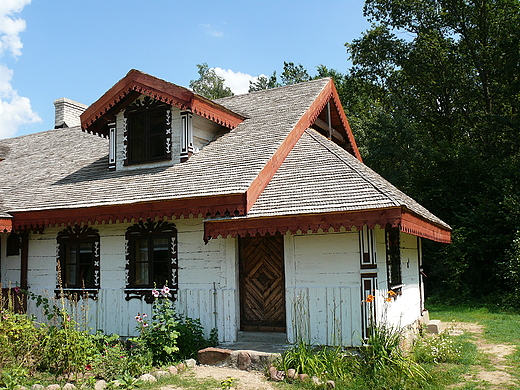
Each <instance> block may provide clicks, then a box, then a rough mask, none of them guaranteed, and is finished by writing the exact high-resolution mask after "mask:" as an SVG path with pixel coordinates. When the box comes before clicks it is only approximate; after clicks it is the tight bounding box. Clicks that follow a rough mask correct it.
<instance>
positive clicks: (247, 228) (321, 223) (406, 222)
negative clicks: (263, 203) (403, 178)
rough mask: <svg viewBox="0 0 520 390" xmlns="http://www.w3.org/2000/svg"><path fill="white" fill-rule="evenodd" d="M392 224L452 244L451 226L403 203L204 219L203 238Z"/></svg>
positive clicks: (424, 236) (206, 239)
mask: <svg viewBox="0 0 520 390" xmlns="http://www.w3.org/2000/svg"><path fill="white" fill-rule="evenodd" d="M376 225H378V226H380V227H386V226H392V227H397V228H399V229H400V230H401V231H402V232H405V233H408V234H412V235H415V236H418V237H422V238H427V239H429V240H433V241H437V242H442V243H446V244H449V243H450V242H451V229H450V228H449V227H445V226H441V225H438V224H435V223H433V222H431V221H428V220H426V219H424V218H422V217H419V216H417V215H415V214H414V213H412V212H410V211H408V210H407V209H405V208H402V207H395V208H386V209H374V210H360V211H349V212H334V213H320V214H300V215H284V216H274V217H257V218H248V217H236V218H222V219H208V220H206V221H204V240H205V241H206V242H207V241H209V240H210V239H212V238H219V237H228V236H231V237H237V236H252V237H255V236H264V235H273V234H287V233H288V232H289V233H291V234H306V233H317V232H318V231H319V230H322V231H324V232H329V231H330V230H331V229H332V230H333V231H334V232H339V231H340V229H341V228H344V229H345V230H347V231H349V230H351V229H352V227H355V228H356V229H358V230H360V229H362V228H363V226H367V227H368V228H369V229H373V228H374V227H375V226H376Z"/></svg>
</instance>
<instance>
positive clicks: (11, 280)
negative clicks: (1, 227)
mask: <svg viewBox="0 0 520 390" xmlns="http://www.w3.org/2000/svg"><path fill="white" fill-rule="evenodd" d="M8 235H9V234H8V233H0V283H2V287H4V288H8V287H16V286H20V255H18V256H7V236H8Z"/></svg>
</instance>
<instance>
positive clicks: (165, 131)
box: [123, 97, 171, 165]
mask: <svg viewBox="0 0 520 390" xmlns="http://www.w3.org/2000/svg"><path fill="white" fill-rule="evenodd" d="M123 131H124V139H125V151H126V154H125V156H126V159H125V164H128V165H130V164H141V163H146V162H152V161H161V160H168V159H170V158H171V111H170V109H169V107H168V106H166V105H164V104H162V103H161V102H158V101H156V100H153V99H151V98H149V97H145V98H144V99H143V100H142V101H141V100H140V99H138V100H137V101H136V102H135V103H134V104H132V105H131V106H130V107H129V108H128V109H127V111H126V112H125V120H124V130H123Z"/></svg>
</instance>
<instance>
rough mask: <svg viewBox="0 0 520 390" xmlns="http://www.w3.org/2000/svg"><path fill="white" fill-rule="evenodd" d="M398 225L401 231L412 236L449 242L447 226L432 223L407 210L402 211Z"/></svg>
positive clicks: (449, 235) (449, 234)
mask: <svg viewBox="0 0 520 390" xmlns="http://www.w3.org/2000/svg"><path fill="white" fill-rule="evenodd" d="M400 227H401V231H402V232H405V233H409V234H412V235H414V236H418V237H423V238H427V239H429V240H432V241H437V242H442V243H444V244H449V243H451V230H450V229H449V228H446V227H442V226H439V225H436V224H433V223H431V222H429V221H427V220H425V219H423V218H420V217H418V216H417V215H415V214H413V213H411V212H409V211H408V210H404V211H403V215H402V217H401V225H400Z"/></svg>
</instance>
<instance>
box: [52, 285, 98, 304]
mask: <svg viewBox="0 0 520 390" xmlns="http://www.w3.org/2000/svg"><path fill="white" fill-rule="evenodd" d="M98 293H99V288H79V287H78V288H63V289H55V290H54V296H55V297H56V298H57V299H61V298H66V299H71V300H76V301H79V300H80V299H82V298H83V299H89V298H90V299H92V300H94V301H97V299H98Z"/></svg>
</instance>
